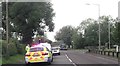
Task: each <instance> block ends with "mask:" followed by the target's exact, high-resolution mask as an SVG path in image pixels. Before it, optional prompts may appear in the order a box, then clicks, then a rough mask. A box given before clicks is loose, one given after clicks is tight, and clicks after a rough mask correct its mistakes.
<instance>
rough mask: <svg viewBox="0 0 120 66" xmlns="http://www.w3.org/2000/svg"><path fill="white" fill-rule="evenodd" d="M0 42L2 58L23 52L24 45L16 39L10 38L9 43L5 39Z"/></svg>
mask: <svg viewBox="0 0 120 66" xmlns="http://www.w3.org/2000/svg"><path fill="white" fill-rule="evenodd" d="M0 42H2V56H3V57H4V58H8V57H9V56H13V55H16V54H24V53H25V45H24V44H20V43H19V42H18V41H17V40H16V39H10V41H9V45H8V44H7V42H6V41H5V40H2V41H0Z"/></svg>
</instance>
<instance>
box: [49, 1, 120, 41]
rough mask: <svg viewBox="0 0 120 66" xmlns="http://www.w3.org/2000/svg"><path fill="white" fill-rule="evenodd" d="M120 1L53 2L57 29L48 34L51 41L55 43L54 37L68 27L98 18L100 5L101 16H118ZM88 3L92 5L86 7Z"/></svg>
mask: <svg viewBox="0 0 120 66" xmlns="http://www.w3.org/2000/svg"><path fill="white" fill-rule="evenodd" d="M119 1H120V0H52V1H51V3H52V4H53V9H54V12H55V13H56V15H55V17H54V21H53V22H54V23H55V29H54V32H52V33H48V34H47V36H48V38H49V39H51V40H52V41H54V35H55V34H56V32H57V31H59V29H61V28H62V27H63V26H66V25H72V26H74V27H76V26H78V25H79V24H80V22H82V20H85V19H87V18H93V19H97V18H98V6H96V5H93V4H99V5H100V16H103V15H105V16H108V15H111V16H112V17H113V18H116V17H117V16H118V2H119ZM87 3H89V4H91V5H86V4H87Z"/></svg>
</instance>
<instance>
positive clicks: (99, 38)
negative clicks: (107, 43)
mask: <svg viewBox="0 0 120 66" xmlns="http://www.w3.org/2000/svg"><path fill="white" fill-rule="evenodd" d="M86 5H96V6H98V22H99V42H98V43H99V50H100V47H101V36H100V4H89V3H87V4H86Z"/></svg>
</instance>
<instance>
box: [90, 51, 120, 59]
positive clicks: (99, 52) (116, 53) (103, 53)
mask: <svg viewBox="0 0 120 66" xmlns="http://www.w3.org/2000/svg"><path fill="white" fill-rule="evenodd" d="M89 52H91V53H96V54H101V55H107V56H112V57H117V58H119V57H120V52H115V51H98V50H89Z"/></svg>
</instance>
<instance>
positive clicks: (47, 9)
mask: <svg viewBox="0 0 120 66" xmlns="http://www.w3.org/2000/svg"><path fill="white" fill-rule="evenodd" d="M54 15H55V13H53V9H52V4H51V3H50V2H15V3H12V2H9V22H11V23H12V24H13V25H12V27H13V28H14V29H15V32H17V33H21V35H22V37H23V43H31V41H32V36H33V35H34V33H33V32H35V31H37V32H38V33H39V32H41V31H42V30H44V28H45V27H46V26H48V28H49V29H48V30H49V31H53V29H54V23H53V22H52V20H53V19H52V18H53V17H54Z"/></svg>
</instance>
